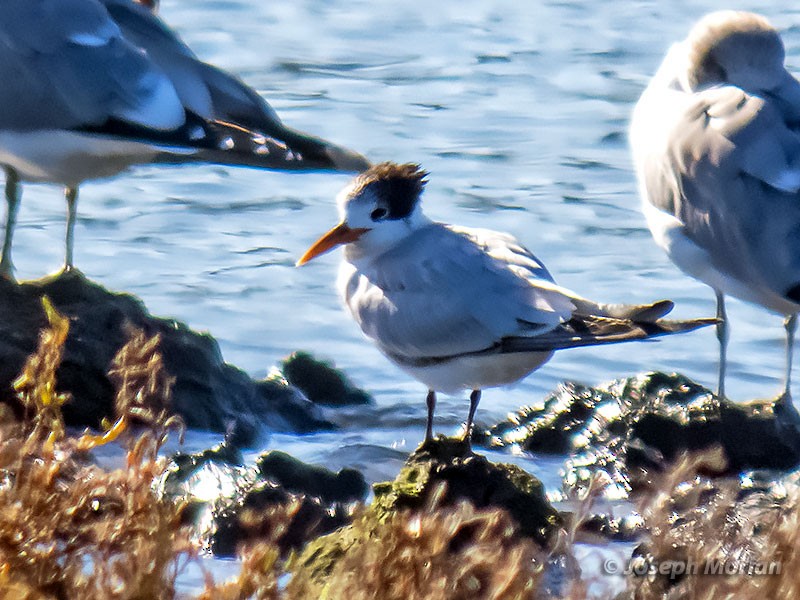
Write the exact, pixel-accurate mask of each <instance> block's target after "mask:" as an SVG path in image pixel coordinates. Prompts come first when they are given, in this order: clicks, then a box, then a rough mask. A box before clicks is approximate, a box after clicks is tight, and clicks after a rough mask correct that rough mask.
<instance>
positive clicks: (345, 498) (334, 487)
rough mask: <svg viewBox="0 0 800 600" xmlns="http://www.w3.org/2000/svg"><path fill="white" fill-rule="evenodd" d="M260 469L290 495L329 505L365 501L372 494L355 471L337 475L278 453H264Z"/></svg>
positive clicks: (273, 451)
mask: <svg viewBox="0 0 800 600" xmlns="http://www.w3.org/2000/svg"><path fill="white" fill-rule="evenodd" d="M256 467H257V468H258V472H259V475H260V476H261V477H263V478H264V479H268V480H270V481H274V482H275V483H277V484H278V485H280V486H281V487H283V488H285V489H286V490H287V491H289V492H295V493H303V494H305V495H308V496H314V497H316V498H319V499H320V500H322V502H323V503H325V504H334V503H337V502H338V503H342V504H347V503H349V502H355V501H359V500H363V499H364V498H365V497H366V495H367V491H368V487H367V481H366V479H364V476H363V475H362V474H361V473H359V472H358V471H356V470H355V469H341V470H340V471H339V472H338V473H333V472H332V471H329V470H328V469H323V468H322V467H316V466H313V465H307V464H305V463H304V462H301V461H299V460H297V459H296V458H294V457H292V456H290V455H289V454H286V453H285V452H280V451H278V450H272V451H271V452H266V453H264V454H262V455H261V456H260V457H259V458H258V460H257V461H256Z"/></svg>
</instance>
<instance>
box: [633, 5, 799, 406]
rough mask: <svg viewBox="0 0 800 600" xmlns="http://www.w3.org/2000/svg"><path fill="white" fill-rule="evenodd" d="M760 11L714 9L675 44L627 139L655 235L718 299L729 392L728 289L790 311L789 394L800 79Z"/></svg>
mask: <svg viewBox="0 0 800 600" xmlns="http://www.w3.org/2000/svg"><path fill="white" fill-rule="evenodd" d="M784 54H785V52H784V47H783V42H782V41H781V38H780V36H779V35H778V32H777V31H776V30H775V28H774V27H773V26H772V25H770V23H769V22H768V21H767V20H766V19H765V18H764V17H762V16H759V15H756V14H752V13H746V12H734V11H722V12H715V13H711V14H709V15H707V16H705V17H703V18H702V19H701V20H700V21H699V22H698V23H697V24H696V25H695V26H694V27H693V28H692V30H691V31H690V33H689V36H688V37H687V38H686V40H684V41H682V42H680V43H677V44H675V45H674V46H672V48H671V49H670V50H669V52H668V53H667V56H666V58H665V59H664V62H663V63H662V64H661V66H660V67H659V69H658V71H657V73H656V74H655V76H654V77H653V79H652V81H651V82H650V84H649V85H648V86H647V89H646V90H645V91H644V93H643V94H642V97H641V98H640V99H639V101H638V103H637V104H636V108H635V109H634V112H633V120H632V124H631V130H630V141H631V148H632V152H633V157H634V162H635V166H636V174H637V177H638V180H639V189H640V194H641V197H642V200H643V210H644V214H645V216H646V218H647V223H648V225H649V227H650V230H651V232H652V234H653V237H654V239H655V241H656V243H657V244H658V245H659V246H661V247H662V248H663V249H664V250H665V251H666V252H667V254H668V255H669V257H670V258H671V259H672V261H673V262H674V263H675V264H676V265H677V266H678V267H679V268H680V269H682V270H683V271H684V272H685V273H687V274H689V275H691V276H692V277H694V278H696V279H699V280H700V281H702V282H704V283H706V284H708V285H709V286H711V287H712V288H713V289H714V291H715V292H716V297H717V317H718V318H719V323H718V325H717V337H718V339H719V344H720V359H719V384H718V394H719V395H720V396H724V395H725V371H726V346H727V342H728V327H727V319H726V313H725V295H726V294H729V295H731V296H735V297H737V298H740V299H742V300H746V301H748V302H752V303H755V304H758V305H761V306H763V307H764V308H766V309H769V310H771V311H774V312H776V313H779V314H782V315H784V325H785V329H786V367H785V379H784V390H783V396H782V397H783V398H785V399H787V400H788V399H789V398H790V390H791V368H792V347H793V341H794V333H795V328H796V325H797V313H798V311H800V134H799V133H798V132H799V129H798V128H800V83H798V81H797V80H796V79H795V78H794V77H793V76H792V75H791V74H790V73H789V72H788V71H787V70H786V69H785V67H784Z"/></svg>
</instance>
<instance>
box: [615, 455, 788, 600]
mask: <svg viewBox="0 0 800 600" xmlns="http://www.w3.org/2000/svg"><path fill="white" fill-rule="evenodd" d="M704 462H707V458H706V457H705V456H703V455H702V454H701V455H699V456H693V455H690V456H689V457H688V458H686V459H685V460H683V461H681V462H680V463H679V464H678V465H677V466H676V467H675V468H674V469H672V470H671V471H670V473H668V474H666V475H664V476H662V477H661V480H660V481H659V492H660V493H658V494H655V495H653V496H652V497H650V498H648V499H647V500H646V502H643V503H642V508H643V517H644V522H645V526H646V528H647V530H648V532H649V533H648V535H647V536H646V537H645V539H644V541H643V542H642V543H641V544H639V545H638V546H637V547H636V549H635V550H634V551H633V556H632V559H631V561H630V563H629V565H626V566H628V567H629V571H630V572H629V573H628V575H627V578H626V590H625V592H624V593H623V594H621V595H619V596H618V598H619V600H623V599H630V600H633V599H635V598H690V597H691V598H695V597H697V598H712V597H714V598H716V597H723V596H726V597H731V598H734V597H735V598H740V597H741V598H756V597H763V598H793V597H796V595H797V583H796V580H797V577H796V573H795V572H794V571H793V569H792V566H791V565H792V562H791V560H792V559H791V557H792V556H793V552H794V549H795V548H796V545H797V525H796V518H797V514H798V507H799V506H800V504H799V501H800V487H799V486H798V473H797V472H794V473H791V474H789V475H785V476H782V477H779V478H777V479H776V478H774V477H773V475H774V473H773V474H769V475H767V474H764V473H757V472H756V473H747V474H745V475H743V476H741V477H709V476H708V475H704V474H703V471H705V470H706V467H705V465H704V464H703V463H704ZM712 462H715V461H713V460H712ZM721 575H727V576H728V577H721ZM763 575H769V576H768V577H763ZM726 592H727V593H726Z"/></svg>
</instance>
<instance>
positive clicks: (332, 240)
mask: <svg viewBox="0 0 800 600" xmlns="http://www.w3.org/2000/svg"><path fill="white" fill-rule="evenodd" d="M367 231H369V229H366V228H364V227H353V228H351V227H348V226H347V224H346V223H339V224H338V225H337V226H336V227H334V228H333V229H331V230H330V231H329V232H328V233H326V234H325V235H323V236H322V237H321V238H319V239H318V240H317V241H316V242H314V244H313V245H312V246H311V248H309V249H308V250H306V253H305V254H303V256H301V257H300V260H298V261H297V262H296V263H295V264H296V265H297V266H298V267H301V266H303V265H304V264H306V263H307V262H308V261H310V260H312V259H314V258H316V257H317V256H319V255H320V254H325V253H326V252H327V251H328V250H332V249H333V248H335V247H336V246H340V245H341V244H349V243H350V242H355V241H356V240H357V239H358V238H360V237H361V236H362V235H364V234H365V233H366V232H367Z"/></svg>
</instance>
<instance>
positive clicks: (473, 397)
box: [464, 390, 481, 442]
mask: <svg viewBox="0 0 800 600" xmlns="http://www.w3.org/2000/svg"><path fill="white" fill-rule="evenodd" d="M480 401H481V391H480V390H472V393H471V394H470V395H469V415H467V430H466V432H465V433H464V439H465V440H467V442H469V441H470V439H471V438H472V424H473V422H474V421H475V411H476V410H478V402H480Z"/></svg>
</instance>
